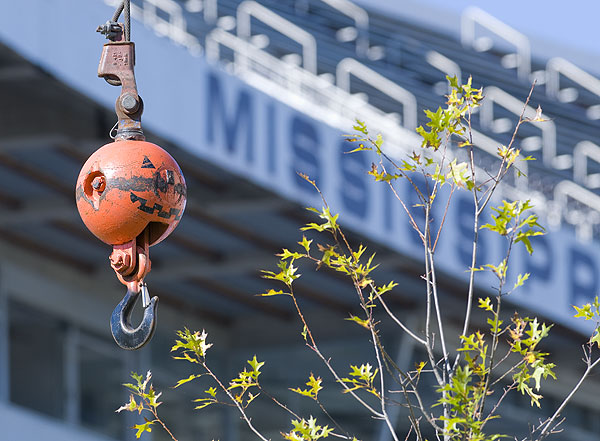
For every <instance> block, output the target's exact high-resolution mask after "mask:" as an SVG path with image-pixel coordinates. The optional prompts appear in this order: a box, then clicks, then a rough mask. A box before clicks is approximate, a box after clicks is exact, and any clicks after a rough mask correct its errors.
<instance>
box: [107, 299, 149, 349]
mask: <svg viewBox="0 0 600 441" xmlns="http://www.w3.org/2000/svg"><path fill="white" fill-rule="evenodd" d="M139 294H140V293H139V292H137V293H136V292H132V291H130V290H127V294H125V297H124V298H123V300H121V302H120V303H119V304H118V305H117V307H116V308H115V309H114V311H113V313H112V316H111V319H110V328H111V333H112V335H113V338H114V339H115V342H116V343H117V345H119V346H120V347H121V348H123V349H127V350H135V349H140V348H141V347H142V346H144V345H145V344H147V343H148V342H149V341H150V339H151V338H152V336H153V335H154V330H155V328H156V309H157V306H158V297H156V296H154V297H152V299H151V300H150V303H149V304H148V306H146V308H145V309H144V317H143V319H142V321H141V323H140V324H139V325H138V326H137V328H133V327H132V326H131V323H130V321H129V319H130V317H131V312H132V311H133V306H134V305H135V302H136V300H137V297H138V296H139Z"/></svg>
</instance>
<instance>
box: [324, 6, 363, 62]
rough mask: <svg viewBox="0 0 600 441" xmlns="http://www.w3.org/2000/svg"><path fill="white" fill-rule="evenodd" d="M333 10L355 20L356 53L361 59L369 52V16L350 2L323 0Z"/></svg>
mask: <svg viewBox="0 0 600 441" xmlns="http://www.w3.org/2000/svg"><path fill="white" fill-rule="evenodd" d="M321 1H322V2H323V3H326V4H327V5H329V6H330V7H332V8H333V9H336V10H337V11H339V12H340V13H342V14H344V15H345V16H347V17H350V18H351V19H352V20H354V24H355V28H356V53H357V55H358V56H360V57H364V56H366V55H367V52H368V50H369V14H368V13H367V11H365V10H364V9H363V8H361V7H360V6H358V5H355V4H354V3H352V2H351V1H349V0H321Z"/></svg>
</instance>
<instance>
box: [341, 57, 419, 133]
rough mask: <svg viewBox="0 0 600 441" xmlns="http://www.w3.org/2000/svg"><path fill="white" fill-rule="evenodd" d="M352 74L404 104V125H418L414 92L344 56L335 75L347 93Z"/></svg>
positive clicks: (407, 126)
mask: <svg viewBox="0 0 600 441" xmlns="http://www.w3.org/2000/svg"><path fill="white" fill-rule="evenodd" d="M351 75H353V76H355V77H357V78H359V79H361V80H362V81H364V82H365V83H367V84H369V85H370V86H371V87H373V88H375V89H377V90H379V91H380V92H382V93H383V94H385V95H387V96H389V97H390V98H391V99H393V100H394V101H397V102H399V103H400V104H402V125H403V126H404V127H406V128H407V129H415V128H416V127H417V99H416V98H415V96H414V95H413V94H412V93H410V92H409V91H408V90H406V89H404V88H402V87H400V86H398V85H397V84H396V83H394V82H393V81H391V80H389V79H387V78H385V77H384V76H383V75H381V74H379V73H377V72H375V71H374V70H373V69H371V68H369V67H367V66H365V65H364V64H362V63H360V62H359V61H357V60H355V59H354V58H344V59H343V60H342V61H340V62H339V63H338V65H337V68H336V70H335V77H336V84H337V86H338V87H339V88H340V89H342V90H343V91H344V92H347V93H350V91H351V88H350V76H351Z"/></svg>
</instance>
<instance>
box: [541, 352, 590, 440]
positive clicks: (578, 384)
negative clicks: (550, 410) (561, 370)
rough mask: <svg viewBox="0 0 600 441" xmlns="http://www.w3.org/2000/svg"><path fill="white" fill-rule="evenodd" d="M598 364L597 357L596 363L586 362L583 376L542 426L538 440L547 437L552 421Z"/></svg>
mask: <svg viewBox="0 0 600 441" xmlns="http://www.w3.org/2000/svg"><path fill="white" fill-rule="evenodd" d="M598 364H600V357H598V359H597V360H596V361H594V362H593V363H590V362H589V361H588V366H587V369H586V370H585V372H584V373H583V375H582V376H581V378H580V379H579V381H578V382H577V384H576V385H575V387H573V389H572V390H571V392H570V393H569V395H567V397H566V398H565V399H564V400H563V402H562V403H561V404H560V406H558V409H556V412H554V415H552V417H550V419H549V420H548V422H547V423H546V424H545V425H544V428H543V430H542V432H541V433H540V436H539V438H538V440H543V439H544V438H546V436H548V435H549V431H550V430H551V429H552V424H553V423H554V421H556V419H557V418H558V416H559V415H560V413H561V412H562V411H563V409H564V408H565V406H566V405H567V404H568V403H569V401H571V398H573V395H575V393H576V392H577V391H578V390H579V388H580V387H581V385H582V384H583V382H584V381H585V379H586V378H587V376H588V375H589V374H590V372H591V371H592V369H594V367H596V366H597V365H598Z"/></svg>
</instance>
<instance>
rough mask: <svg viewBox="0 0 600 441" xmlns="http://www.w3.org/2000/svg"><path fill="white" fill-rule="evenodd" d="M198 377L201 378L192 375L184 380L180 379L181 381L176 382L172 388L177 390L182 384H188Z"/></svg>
mask: <svg viewBox="0 0 600 441" xmlns="http://www.w3.org/2000/svg"><path fill="white" fill-rule="evenodd" d="M199 377H201V375H194V374H192V375H190V376H189V377H187V378H184V379H181V380H179V381H178V382H177V384H176V385H175V386H174V388H175V389H177V388H178V387H179V386H181V385H182V384H185V383H189V382H190V381H192V380H195V379H196V378H199Z"/></svg>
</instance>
